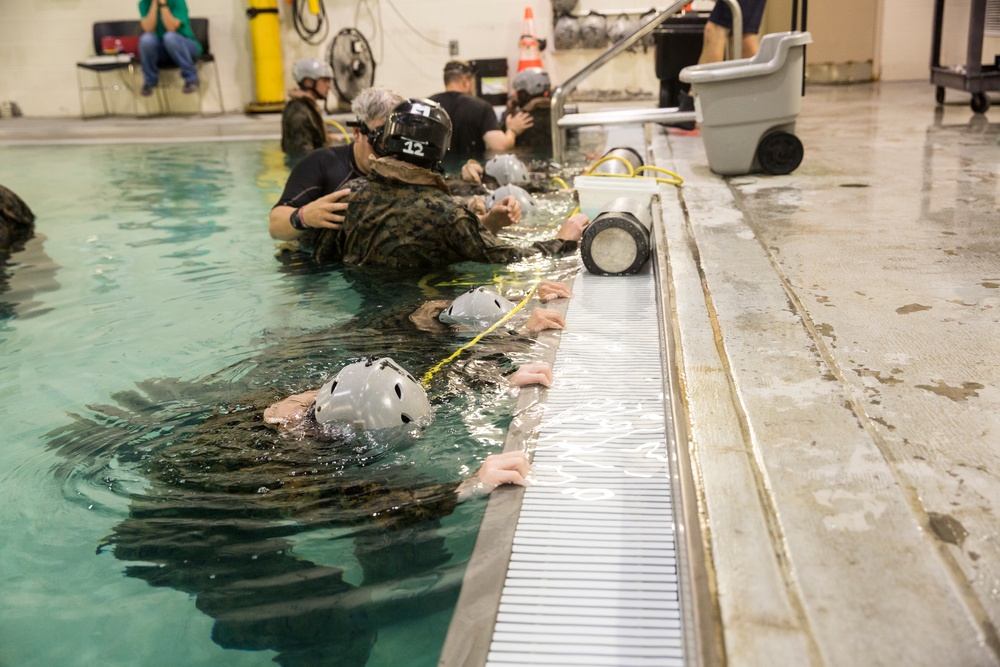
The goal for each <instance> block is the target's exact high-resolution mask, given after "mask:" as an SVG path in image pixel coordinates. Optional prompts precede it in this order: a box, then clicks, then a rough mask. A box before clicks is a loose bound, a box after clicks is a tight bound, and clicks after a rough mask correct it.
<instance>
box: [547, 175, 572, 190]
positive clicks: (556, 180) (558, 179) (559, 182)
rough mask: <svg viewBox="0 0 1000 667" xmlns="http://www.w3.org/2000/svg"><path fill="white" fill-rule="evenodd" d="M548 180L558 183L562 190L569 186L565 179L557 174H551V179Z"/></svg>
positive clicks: (567, 188)
mask: <svg viewBox="0 0 1000 667" xmlns="http://www.w3.org/2000/svg"><path fill="white" fill-rule="evenodd" d="M549 182H550V183H558V184H559V185H561V186H562V187H563V190H569V186H568V185H566V181H564V180H563V179H561V178H559V177H558V176H553V177H552V180H551V181H549Z"/></svg>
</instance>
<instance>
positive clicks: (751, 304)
mask: <svg viewBox="0 0 1000 667" xmlns="http://www.w3.org/2000/svg"><path fill="white" fill-rule="evenodd" d="M949 97H962V96H960V95H959V94H957V93H949ZM991 115H992V116H993V117H997V113H987V114H986V116H976V115H973V114H972V113H971V111H970V110H969V107H968V104H967V102H966V101H965V100H964V99H963V100H960V101H956V102H955V103H954V104H948V105H946V106H945V107H943V108H938V107H936V105H935V103H934V89H933V87H932V86H930V85H929V84H927V83H925V82H913V83H900V84H874V85H857V86H850V87H820V86H811V87H810V88H809V89H808V91H807V95H806V97H805V98H804V100H803V109H802V113H801V115H800V117H799V122H798V128H797V132H796V133H797V135H798V136H799V137H800V139H801V140H802V142H803V144H804V146H805V159H804V161H803V163H802V165H801V166H800V167H799V168H798V169H797V170H796V171H795V172H793V173H792V174H790V175H788V176H781V177H775V176H763V175H752V176H742V177H732V178H729V179H723V178H720V177H718V176H716V175H714V174H712V173H711V172H710V170H709V169H708V164H707V159H706V157H705V152H704V147H703V143H702V139H701V138H700V137H698V136H697V135H694V134H688V133H670V134H667V133H666V132H665V131H664V130H663V129H662V128H659V127H658V126H650V128H649V132H650V137H651V150H652V154H653V155H654V158H655V163H656V164H657V165H658V166H661V167H665V168H668V169H671V170H673V171H676V172H678V173H680V174H681V175H682V176H683V177H684V178H685V183H684V185H683V186H682V187H681V188H674V187H671V186H663V187H662V188H661V207H662V216H661V217H662V221H663V226H662V228H661V230H660V233H661V234H662V236H661V238H662V239H665V241H666V244H665V245H666V248H665V249H661V252H663V253H664V254H665V258H666V266H665V267H661V268H660V271H661V275H664V276H665V279H666V282H667V287H668V291H669V298H670V299H671V304H672V308H671V310H670V313H669V316H670V317H669V320H670V321H669V322H668V323H667V324H668V325H669V326H670V330H671V333H672V336H673V341H672V347H671V349H670V352H671V354H673V355H674V356H673V361H674V362H675V364H676V368H677V374H678V379H679V385H680V390H681V391H680V392H679V395H678V396H677V398H678V399H679V400H680V401H682V405H681V408H680V414H681V415H682V416H684V417H685V419H684V422H685V426H686V429H685V432H684V435H685V439H684V440H682V441H681V442H686V443H687V445H688V447H687V450H686V452H685V453H686V454H687V458H688V459H689V461H690V465H691V469H692V473H693V475H692V476H693V479H694V480H695V484H694V486H693V487H692V488H691V489H690V490H689V491H690V493H691V494H692V497H693V498H694V499H695V500H696V501H697V504H696V507H695V508H694V510H695V511H696V514H697V516H698V517H700V524H701V526H700V527H701V536H702V538H703V540H704V541H703V549H704V552H705V554H706V566H705V576H704V580H703V581H702V582H700V583H703V584H704V585H706V586H707V587H708V589H709V592H710V595H709V596H708V598H709V600H710V601H711V608H710V609H709V612H710V614H711V616H712V617H713V618H714V620H715V621H716V623H715V625H714V627H715V628H716V632H715V635H714V637H711V638H704V639H705V640H707V641H709V642H710V643H713V644H714V647H715V649H714V650H710V651H707V652H706V653H707V654H708V655H710V656H718V657H719V660H720V661H721V662H723V663H724V664H727V665H733V666H742V665H758V664H760V665H796V666H797V665H837V666H841V665H843V666H847V665H850V666H852V667H853V666H855V665H901V664H909V665H925V664H927V665H930V664H934V665H998V664H1000V658H998V656H1000V640H998V636H997V627H998V624H1000V543H998V539H1000V521H998V519H997V514H998V506H1000V480H998V479H997V471H998V470H1000V465H998V464H1000V460H998V459H1000V433H998V431H1000V429H998V426H1000V410H998V407H1000V364H998V357H1000V344H998V342H997V337H998V331H1000V327H998V313H1000V203H998V198H1000V184H998V179H1000V147H998V144H997V142H998V135H1000V125H998V124H997V123H990V117H991ZM279 134H280V127H279V117H278V116H277V115H261V116H221V117H206V118H201V117H169V118H152V119H129V118H115V119H98V120H88V121H80V120H76V119H31V118H19V119H2V120H0V146H3V145H19V144H28V145H30V144H36V143H47V142H52V143H65V142H114V141H135V140H143V139H145V140H160V139H173V140H177V139H179V138H190V139H208V140H212V139H240V138H273V139H276V138H277V137H278V136H279ZM29 204H30V202H29ZM265 217H266V215H265V212H263V211H262V215H261V229H262V233H264V232H263V225H264V220H265Z"/></svg>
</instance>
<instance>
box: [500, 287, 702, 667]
mask: <svg viewBox="0 0 1000 667" xmlns="http://www.w3.org/2000/svg"><path fill="white" fill-rule="evenodd" d="M574 293H575V296H574V298H573V300H572V301H571V302H570V305H569V310H568V311H567V321H568V323H569V324H568V326H567V329H566V330H565V331H564V332H563V334H562V340H561V343H560V346H559V352H558V356H557V358H556V363H555V365H554V371H555V377H556V379H557V380H556V385H555V386H554V387H553V388H552V389H550V390H549V393H548V400H547V403H546V406H545V415H544V417H543V418H542V421H541V425H540V431H539V437H538V440H537V443H536V447H535V454H534V467H535V472H536V475H537V478H538V481H537V483H536V484H535V485H534V486H532V487H530V488H528V489H527V491H526V492H525V494H524V500H523V503H522V506H521V513H520V518H519V520H518V524H517V529H516V531H515V534H514V544H513V551H512V553H511V559H510V564H509V566H508V571H507V577H506V581H505V583H504V588H503V592H502V595H501V598H500V605H499V611H498V614H497V621H496V625H495V627H494V632H493V637H492V640H491V643H490V649H489V654H488V657H487V663H486V664H487V665H492V666H499V665H508V664H517V665H518V666H519V667H524V666H525V665H533V664H534V665H547V666H552V665H573V666H575V667H577V666H581V665H623V664H628V665H656V666H657V667H664V666H670V665H683V664H684V645H683V632H682V630H683V628H682V614H681V609H680V604H679V597H680V596H679V593H678V580H677V560H676V547H675V535H674V526H673V514H672V507H671V492H670V476H669V471H668V459H667V451H666V438H667V428H666V426H667V425H666V419H665V416H664V396H663V391H664V390H663V387H664V383H663V377H662V370H661V363H660V334H659V317H658V311H657V304H656V290H655V286H654V279H653V276H652V274H651V273H649V272H647V273H644V274H640V275H637V276H628V277H616V278H601V277H595V276H593V275H591V274H588V273H582V274H580V276H579V277H578V278H577V281H576V283H575V285H574ZM575 331H585V332H586V334H585V335H583V334H578V333H574V332H575Z"/></svg>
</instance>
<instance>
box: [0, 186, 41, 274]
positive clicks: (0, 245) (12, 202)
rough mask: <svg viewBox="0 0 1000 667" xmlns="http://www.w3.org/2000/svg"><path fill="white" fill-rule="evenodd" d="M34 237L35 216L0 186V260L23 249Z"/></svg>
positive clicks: (13, 194) (19, 200)
mask: <svg viewBox="0 0 1000 667" xmlns="http://www.w3.org/2000/svg"><path fill="white" fill-rule="evenodd" d="M34 235H35V214H34V213H32V212H31V209H30V208H28V205H27V204H25V203H24V201H23V200H22V199H21V198H20V197H18V196H17V195H16V194H15V193H13V192H11V191H10V190H8V189H7V188H5V187H4V186H2V185H0V258H2V257H3V256H4V255H7V254H9V253H12V252H15V251H17V250H20V249H22V248H23V247H24V243H25V241H27V240H28V239H30V238H31V237H32V236H34Z"/></svg>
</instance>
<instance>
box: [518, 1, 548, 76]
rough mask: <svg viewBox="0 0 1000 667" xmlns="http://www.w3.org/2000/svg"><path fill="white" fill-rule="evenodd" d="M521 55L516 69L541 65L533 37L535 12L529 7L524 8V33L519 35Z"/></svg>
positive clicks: (536, 42)
mask: <svg viewBox="0 0 1000 667" xmlns="http://www.w3.org/2000/svg"><path fill="white" fill-rule="evenodd" d="M520 46H521V56H520V58H521V59H520V60H518V62H517V71H518V72H520V71H522V70H526V69H528V68H529V67H541V66H542V54H541V50H540V49H539V48H538V38H537V37H535V12H534V11H533V10H532V9H531V7H525V8H524V33H523V34H522V35H521V45H520Z"/></svg>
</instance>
